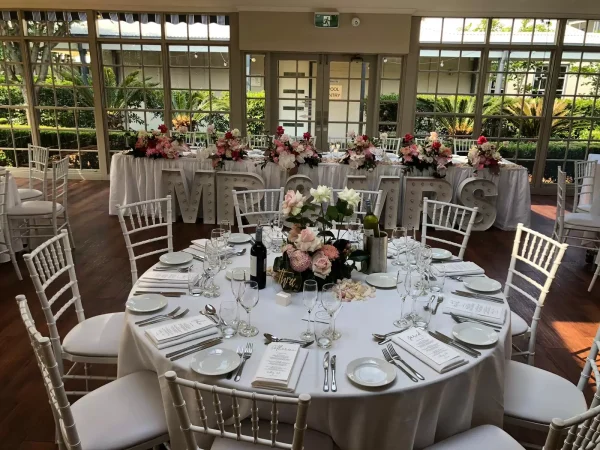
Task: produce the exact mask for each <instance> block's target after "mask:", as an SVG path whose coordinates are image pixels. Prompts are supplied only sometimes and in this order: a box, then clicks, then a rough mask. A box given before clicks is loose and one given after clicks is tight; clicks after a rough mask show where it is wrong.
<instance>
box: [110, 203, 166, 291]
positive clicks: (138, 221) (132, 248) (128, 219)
mask: <svg viewBox="0 0 600 450" xmlns="http://www.w3.org/2000/svg"><path fill="white" fill-rule="evenodd" d="M117 214H118V215H119V223H120V224H121V231H122V232H123V237H124V238H125V246H126V247H127V253H128V254H129V264H130V266H131V280H132V283H135V282H136V281H137V279H138V272H137V260H138V259H141V258H145V257H147V256H152V255H157V254H159V253H165V252H167V253H171V252H172V251H173V223H172V221H171V196H170V195H167V197H166V198H159V199H156V200H146V201H143V202H137V203H129V204H128V205H122V206H121V205H117ZM128 223H129V225H128ZM163 227H164V228H165V231H166V234H165V235H164V236H157V237H152V238H149V239H144V240H142V237H140V236H143V237H146V234H144V232H149V233H154V232H156V231H160V230H161V229H162V228H163ZM150 230H152V231H150ZM138 239H140V240H138ZM162 240H166V241H167V247H166V248H161V249H159V250H152V251H149V252H146V253H142V254H140V255H136V250H138V247H141V246H144V245H147V244H152V243H154V242H159V241H162Z"/></svg>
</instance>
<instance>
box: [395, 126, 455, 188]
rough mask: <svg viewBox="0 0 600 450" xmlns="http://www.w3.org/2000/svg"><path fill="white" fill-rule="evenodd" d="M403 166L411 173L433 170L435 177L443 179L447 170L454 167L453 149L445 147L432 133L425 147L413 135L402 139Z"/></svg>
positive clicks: (436, 135) (406, 135)
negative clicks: (451, 166) (415, 170)
mask: <svg viewBox="0 0 600 450" xmlns="http://www.w3.org/2000/svg"><path fill="white" fill-rule="evenodd" d="M400 153H401V154H402V164H404V165H405V166H406V167H407V168H408V170H409V171H410V172H412V171H413V170H414V169H417V170H421V171H423V170H430V169H431V170H432V171H433V176H434V177H438V178H443V177H445V176H446V169H447V168H448V166H450V165H452V149H451V148H450V147H447V146H446V145H444V143H443V142H442V141H441V139H440V138H439V135H438V134H437V133H436V132H435V131H432V132H431V133H430V134H429V136H428V137H427V138H426V139H425V145H419V144H417V143H416V141H415V137H414V136H413V135H412V134H405V135H404V137H403V138H402V148H401V149H400Z"/></svg>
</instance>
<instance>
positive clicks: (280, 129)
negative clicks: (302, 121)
mask: <svg viewBox="0 0 600 450" xmlns="http://www.w3.org/2000/svg"><path fill="white" fill-rule="evenodd" d="M283 133H284V129H283V127H282V126H281V125H279V126H278V127H277V135H278V136H281V135H282V134H283Z"/></svg>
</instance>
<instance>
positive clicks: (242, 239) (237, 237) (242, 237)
mask: <svg viewBox="0 0 600 450" xmlns="http://www.w3.org/2000/svg"><path fill="white" fill-rule="evenodd" d="M250 239H252V236H250V235H249V234H245V233H231V236H229V243H230V244H245V243H246V242H250Z"/></svg>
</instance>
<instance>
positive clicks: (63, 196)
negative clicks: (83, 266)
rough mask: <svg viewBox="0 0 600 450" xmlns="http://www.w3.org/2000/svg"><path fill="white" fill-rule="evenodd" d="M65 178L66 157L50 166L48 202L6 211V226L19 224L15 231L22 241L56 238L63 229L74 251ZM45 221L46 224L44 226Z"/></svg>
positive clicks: (28, 203)
mask: <svg viewBox="0 0 600 450" xmlns="http://www.w3.org/2000/svg"><path fill="white" fill-rule="evenodd" d="M68 176H69V158H68V157H66V158H63V159H61V160H60V161H55V162H53V163H52V199H51V200H30V201H26V202H23V203H21V204H20V205H16V206H13V207H12V208H8V209H7V216H8V220H9V223H11V222H13V221H18V222H21V225H19V226H18V228H17V229H16V230H15V231H17V232H18V233H19V234H20V236H21V238H22V239H23V238H32V237H35V238H41V237H45V238H47V237H53V236H57V235H58V234H59V232H60V231H61V230H62V229H63V228H66V229H67V230H68V231H69V237H70V239H71V247H72V248H75V242H74V241H73V233H72V232H71V225H70V224H69V215H68V206H67V192H68V186H69V180H68ZM47 221H50V223H49V224H46V223H47ZM61 222H62V223H61ZM44 230H51V232H44Z"/></svg>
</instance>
